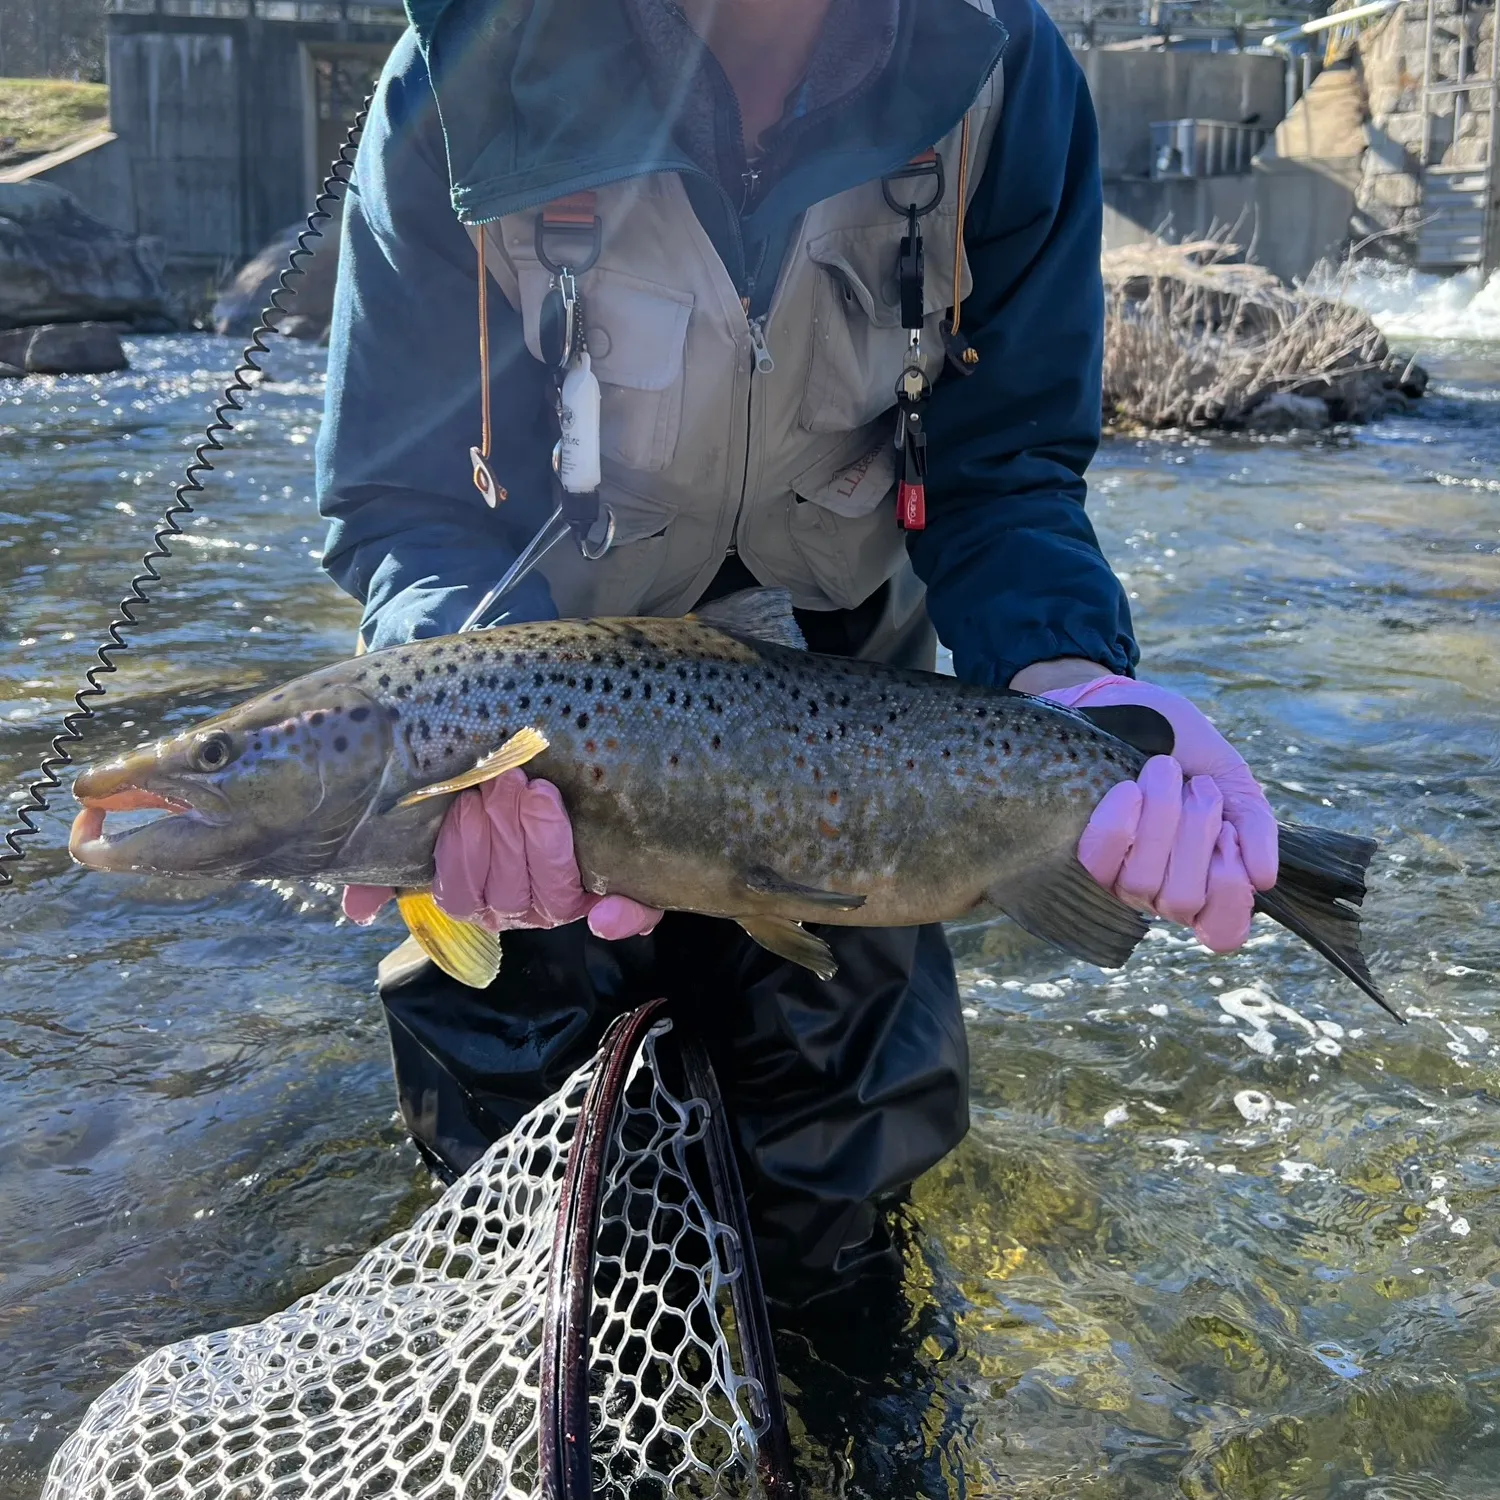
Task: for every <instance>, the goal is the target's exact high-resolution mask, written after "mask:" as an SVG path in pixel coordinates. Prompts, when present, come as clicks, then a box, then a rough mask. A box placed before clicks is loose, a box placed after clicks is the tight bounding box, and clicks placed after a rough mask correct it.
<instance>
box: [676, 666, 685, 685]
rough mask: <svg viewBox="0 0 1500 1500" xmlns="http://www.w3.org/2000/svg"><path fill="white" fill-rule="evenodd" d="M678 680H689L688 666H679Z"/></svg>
mask: <svg viewBox="0 0 1500 1500" xmlns="http://www.w3.org/2000/svg"><path fill="white" fill-rule="evenodd" d="M677 680H678V681H679V682H686V681H687V668H686V667H678V669H677Z"/></svg>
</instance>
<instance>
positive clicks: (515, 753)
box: [396, 729, 547, 807]
mask: <svg viewBox="0 0 1500 1500" xmlns="http://www.w3.org/2000/svg"><path fill="white" fill-rule="evenodd" d="M546 748H547V736H546V735H544V734H543V733H542V732H541V730H540V729H518V730H517V731H516V732H515V733H514V734H513V735H511V737H510V738H509V739H508V740H506V742H505V743H504V744H503V745H501V747H500V748H499V749H498V750H493V751H491V752H490V753H489V754H488V755H486V756H485V757H484V759H483V760H481V761H480V762H479V763H478V765H476V766H475V767H474V769H473V770H472V771H465V772H464V773H463V775H461V776H450V777H449V778H448V780H447V781H435V782H433V784H432V785H431V786H424V787H419V788H418V789H417V790H416V791H414V792H408V793H407V794H406V796H404V797H403V798H402V799H401V800H400V801H399V802H398V803H397V804H396V806H397V807H410V806H411V805H412V804H413V803H414V802H425V801H426V800H427V798H429V797H446V796H447V795H448V793H449V792H461V791H463V790H464V789H465V788H466V787H471V786H478V785H480V783H481V782H485V781H493V780H494V779H495V778H496V777H497V776H503V775H504V774H505V773H506V772H507V771H514V770H515V769H516V767H517V766H524V765H525V764H526V762H527V761H529V760H533V759H535V757H536V756H538V755H540V754H541V753H542V751H543V750H545V749H546Z"/></svg>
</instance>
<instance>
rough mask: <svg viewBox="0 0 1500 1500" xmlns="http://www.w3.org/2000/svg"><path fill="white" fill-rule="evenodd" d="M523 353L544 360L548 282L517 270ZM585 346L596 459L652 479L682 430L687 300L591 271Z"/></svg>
mask: <svg viewBox="0 0 1500 1500" xmlns="http://www.w3.org/2000/svg"><path fill="white" fill-rule="evenodd" d="M517 272H518V274H517V280H518V282H519V284H520V291H521V314H522V319H523V327H524V329H525V335H526V347H527V349H529V350H530V351H531V353H532V354H533V355H534V356H535V357H536V358H537V359H540V358H541V357H542V350H541V343H540V339H539V336H538V332H537V330H538V324H539V320H540V314H541V306H542V301H543V299H544V298H545V297H546V295H547V289H548V287H549V286H550V284H551V278H550V277H549V276H548V274H547V272H546V271H545V270H543V269H542V267H541V266H538V265H524V266H520V267H518V268H517ZM579 291H580V292H581V294H582V298H583V314H584V319H583V326H584V340H585V342H586V344H587V346H588V351H589V358H590V359H591V360H592V362H593V367H594V374H595V375H597V376H598V378H599V451H600V453H601V455H602V456H603V457H604V458H605V460H607V461H610V462H613V463H616V464H619V465H621V466H622V467H623V468H626V469H634V470H637V471H639V472H641V473H646V474H655V473H659V472H660V471H661V470H663V469H665V468H666V467H667V465H668V464H670V463H671V462H672V459H673V457H674V456H675V454H676V452H677V438H678V434H679V432H680V430H681V427H682V393H683V380H684V353H685V350H686V347H687V331H688V317H689V315H690V314H691V312H692V309H693V295H692V293H691V292H683V291H679V290H677V289H676V288H675V287H668V286H660V285H658V284H657V283H655V282H650V281H642V280H641V279H640V278H639V277H636V276H632V275H630V274H629V273H628V272H625V271H616V270H613V269H611V268H609V267H607V266H596V267H595V268H594V269H593V270H591V271H589V272H587V273H586V274H585V275H583V276H582V277H580V278H579Z"/></svg>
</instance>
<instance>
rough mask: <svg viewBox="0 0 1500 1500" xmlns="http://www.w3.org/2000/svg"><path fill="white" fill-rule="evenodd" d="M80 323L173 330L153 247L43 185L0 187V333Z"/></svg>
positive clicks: (60, 191)
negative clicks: (102, 220)
mask: <svg viewBox="0 0 1500 1500" xmlns="http://www.w3.org/2000/svg"><path fill="white" fill-rule="evenodd" d="M84 322H112V323H125V324H130V325H133V326H136V327H142V328H157V329H161V328H168V327H171V326H173V324H172V317H171V308H170V305H169V302H168V296H167V288H166V284H165V282H164V281H163V279H162V256H161V245H160V242H159V241H156V240H149V239H139V238H137V237H135V236H133V235H128V234H124V233H122V232H121V231H120V230H118V229H114V228H112V227H111V226H110V225H108V224H104V223H101V222H100V221H99V220H98V219H96V218H94V217H93V216H92V215H90V214H88V213H85V212H84V210H83V208H82V207H81V206H80V205H79V203H78V200H77V199H76V198H75V197H74V196H73V195H72V194H71V193H69V192H66V191H65V190H64V189H62V188H60V187H55V186H54V185H53V184H51V183H47V182H0V328H16V327H20V326H38V325H41V324H44V323H84ZM7 363H14V361H7Z"/></svg>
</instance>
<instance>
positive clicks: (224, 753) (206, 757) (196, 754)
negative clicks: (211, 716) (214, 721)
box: [188, 729, 234, 771]
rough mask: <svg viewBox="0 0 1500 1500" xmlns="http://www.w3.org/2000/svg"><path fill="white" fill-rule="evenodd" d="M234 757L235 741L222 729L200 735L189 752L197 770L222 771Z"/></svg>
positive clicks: (189, 759)
mask: <svg viewBox="0 0 1500 1500" xmlns="http://www.w3.org/2000/svg"><path fill="white" fill-rule="evenodd" d="M233 758H234V741H233V740H232V739H230V737H229V736H228V735H227V734H225V733H224V731H223V730H222V729H215V730H213V731H211V732H210V733H208V734H204V735H200V736H199V737H198V738H197V739H196V740H194V741H193V747H192V749H191V750H190V751H189V752H188V762H189V764H190V765H191V766H192V768H193V770H195V771H220V770H222V769H223V768H224V767H225V766H227V765H228V764H229V762H230V761H231V760H232V759H233Z"/></svg>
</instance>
